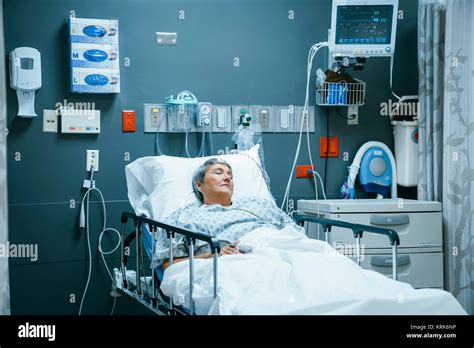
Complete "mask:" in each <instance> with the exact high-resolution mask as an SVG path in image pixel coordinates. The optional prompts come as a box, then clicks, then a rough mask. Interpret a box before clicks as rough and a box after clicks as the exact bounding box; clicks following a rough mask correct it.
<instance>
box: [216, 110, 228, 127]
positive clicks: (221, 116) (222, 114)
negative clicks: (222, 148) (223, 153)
mask: <svg viewBox="0 0 474 348" xmlns="http://www.w3.org/2000/svg"><path fill="white" fill-rule="evenodd" d="M226 111H227V110H226V109H224V108H218V109H217V128H225V127H226V123H227V112H226Z"/></svg>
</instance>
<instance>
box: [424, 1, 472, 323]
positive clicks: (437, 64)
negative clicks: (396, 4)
mask: <svg viewBox="0 0 474 348" xmlns="http://www.w3.org/2000/svg"><path fill="white" fill-rule="evenodd" d="M473 16H474V2H473V1H471V0H449V1H447V2H445V3H444V2H441V1H420V7H419V57H418V60H419V70H420V86H419V93H420V131H419V136H420V143H419V174H418V178H419V186H418V196H419V198H420V199H427V200H438V201H441V202H442V207H443V231H444V245H445V286H446V289H447V290H449V291H450V292H451V293H452V294H453V295H454V296H455V297H456V298H457V299H458V301H459V302H460V303H461V305H462V306H463V307H464V308H465V309H466V311H468V312H469V313H470V314H474V283H473V279H474V278H473V277H474V268H473V261H474V224H473V215H474V206H473V205H472V204H471V202H472V201H473V200H474V184H473V182H474V135H473V132H474V101H473V99H474V98H473V96H474V83H473V81H474V61H473V59H474V41H473V40H472V36H471V35H472V33H473V32H474V22H473V21H472V18H473Z"/></svg>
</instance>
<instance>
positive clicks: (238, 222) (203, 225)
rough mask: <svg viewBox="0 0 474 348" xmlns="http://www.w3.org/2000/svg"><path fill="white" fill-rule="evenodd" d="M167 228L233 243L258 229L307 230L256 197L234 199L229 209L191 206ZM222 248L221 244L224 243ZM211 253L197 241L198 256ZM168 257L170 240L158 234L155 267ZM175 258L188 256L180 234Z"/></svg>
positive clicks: (180, 211) (171, 219)
mask: <svg viewBox="0 0 474 348" xmlns="http://www.w3.org/2000/svg"><path fill="white" fill-rule="evenodd" d="M164 222H165V223H166V224H168V225H173V226H176V227H180V228H184V229H188V230H191V231H193V232H199V233H203V234H207V235H210V236H213V237H216V238H217V239H219V240H220V241H222V242H224V244H225V242H227V243H233V242H235V241H237V240H239V239H240V238H242V236H244V235H245V234H247V233H249V232H251V231H253V230H254V229H256V228H258V227H265V226H267V227H274V228H276V229H282V228H284V227H286V226H287V225H288V224H290V225H293V226H294V228H295V229H296V230H299V231H301V232H302V233H304V229H303V228H302V227H300V226H298V225H296V224H295V223H294V222H293V220H292V219H291V218H290V217H289V216H288V215H286V214H285V213H284V212H283V211H281V210H280V209H279V208H278V207H277V206H276V204H275V202H273V201H271V200H267V199H262V198H257V197H247V198H241V199H237V200H233V203H232V205H231V206H230V207H223V206H222V205H219V204H213V205H207V204H201V203H191V204H188V205H186V206H185V207H183V208H180V209H178V210H176V211H175V212H173V213H172V214H171V215H170V216H169V217H168V218H166V220H165V221H164ZM221 245H222V244H221ZM208 251H209V244H207V243H205V242H201V241H196V245H195V255H198V254H202V253H205V252H208ZM168 255H169V241H168V240H167V239H166V234H165V233H163V232H162V233H159V234H158V235H157V244H156V249H155V257H154V258H153V263H152V267H155V266H158V265H160V264H161V263H162V262H163V261H164V260H165V259H167V258H168ZM173 255H174V256H176V257H187V256H188V250H187V246H186V245H185V241H184V239H182V238H181V236H179V235H177V236H176V237H175V239H174V243H173Z"/></svg>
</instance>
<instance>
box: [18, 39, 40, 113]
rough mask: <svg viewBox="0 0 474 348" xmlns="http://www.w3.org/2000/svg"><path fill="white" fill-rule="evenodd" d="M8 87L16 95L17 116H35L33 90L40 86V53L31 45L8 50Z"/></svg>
mask: <svg viewBox="0 0 474 348" xmlns="http://www.w3.org/2000/svg"><path fill="white" fill-rule="evenodd" d="M10 87H11V88H13V89H14V90H16V94H17V97H18V116H21V117H35V116H37V115H36V113H35V105H34V104H35V91H36V90H37V89H40V88H41V54H40V53H39V51H38V50H36V49H34V48H31V47H18V48H15V49H14V50H13V51H11V52H10Z"/></svg>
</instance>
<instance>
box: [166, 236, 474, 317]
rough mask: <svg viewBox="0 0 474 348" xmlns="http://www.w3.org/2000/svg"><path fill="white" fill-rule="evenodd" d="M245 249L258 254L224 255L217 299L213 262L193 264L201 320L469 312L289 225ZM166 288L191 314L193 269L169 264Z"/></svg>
mask: <svg viewBox="0 0 474 348" xmlns="http://www.w3.org/2000/svg"><path fill="white" fill-rule="evenodd" d="M241 243H245V244H249V245H252V246H253V248H254V249H253V251H252V252H251V253H248V254H242V255H240V254H239V255H226V256H221V257H219V262H218V264H219V266H218V296H217V298H216V299H214V298H213V292H214V288H213V284H214V283H213V261H212V259H196V260H195V275H194V277H195V278H194V279H195V283H194V290H193V299H194V303H195V308H196V313H197V314H224V315H225V314H250V315H252V314H381V315H384V314H409V315H410V314H413V315H418V314H420V315H439V314H443V315H448V314H449V315H459V314H466V312H465V311H464V309H463V308H462V307H461V306H460V305H459V303H458V302H457V301H456V300H455V298H454V297H453V296H452V295H451V294H450V293H449V292H446V291H443V290H435V289H413V287H412V286H411V285H409V284H407V283H402V282H398V281H394V280H392V279H390V278H387V277H385V276H383V275H381V274H379V273H377V272H374V271H370V270H364V269H362V268H361V267H359V266H358V265H357V264H356V263H355V262H353V261H352V260H350V259H349V258H348V257H346V256H344V255H342V254H340V253H338V252H337V251H336V250H335V249H333V248H332V247H331V246H330V245H329V244H327V243H325V242H322V241H317V240H313V239H310V238H308V237H306V236H305V235H303V234H301V233H298V232H295V231H293V230H292V229H291V228H290V227H287V228H285V229H284V230H280V231H278V230H275V229H271V228H260V229H257V230H255V231H252V232H251V233H248V234H247V235H245V236H244V237H243V238H242V240H241ZM161 289H162V291H163V292H164V293H165V294H166V295H167V296H169V297H172V298H173V301H174V303H175V304H177V305H182V306H184V307H186V308H189V263H188V262H186V261H183V262H178V263H176V264H174V265H172V266H170V267H169V268H168V269H167V270H166V272H165V275H164V279H163V282H162V285H161Z"/></svg>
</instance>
